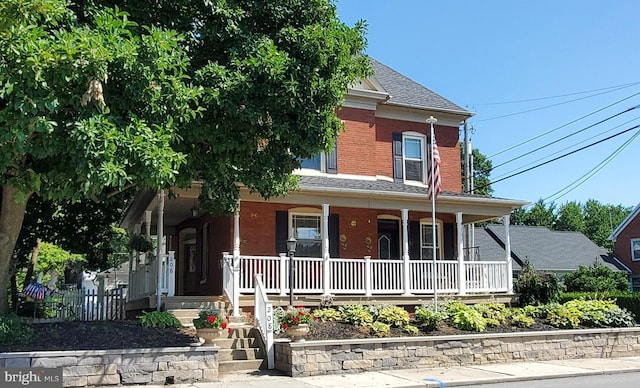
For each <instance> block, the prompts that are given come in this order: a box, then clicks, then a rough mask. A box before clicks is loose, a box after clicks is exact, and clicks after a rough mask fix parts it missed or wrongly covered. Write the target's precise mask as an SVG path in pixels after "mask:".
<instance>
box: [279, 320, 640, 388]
mask: <svg viewBox="0 0 640 388" xmlns="http://www.w3.org/2000/svg"><path fill="white" fill-rule="evenodd" d="M638 354H640V327H632V328H602V329H578V330H558V331H536V332H517V333H488V334H487V333H479V334H466V335H450V336H432V337H429V336H423V337H402V338H393V337H386V338H372V339H354V340H339V341H304V342H283V341H278V342H276V344H275V367H276V369H278V370H280V371H282V372H284V373H287V374H288V375H289V376H292V377H301V376H315V375H325V374H338V373H360V372H367V371H378V370H381V369H395V368H406V369H409V368H432V367H447V366H459V365H479V364H489V363H496V362H518V361H549V360H563V359H573V358H611V357H627V356H637V355H638Z"/></svg>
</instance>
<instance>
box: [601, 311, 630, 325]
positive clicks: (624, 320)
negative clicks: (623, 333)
mask: <svg viewBox="0 0 640 388" xmlns="http://www.w3.org/2000/svg"><path fill="white" fill-rule="evenodd" d="M605 320H606V322H607V324H608V325H609V326H611V327H631V326H635V324H636V319H635V317H634V316H633V314H632V313H630V312H629V311H627V310H626V309H623V308H617V309H611V310H609V311H607V312H606V313H605Z"/></svg>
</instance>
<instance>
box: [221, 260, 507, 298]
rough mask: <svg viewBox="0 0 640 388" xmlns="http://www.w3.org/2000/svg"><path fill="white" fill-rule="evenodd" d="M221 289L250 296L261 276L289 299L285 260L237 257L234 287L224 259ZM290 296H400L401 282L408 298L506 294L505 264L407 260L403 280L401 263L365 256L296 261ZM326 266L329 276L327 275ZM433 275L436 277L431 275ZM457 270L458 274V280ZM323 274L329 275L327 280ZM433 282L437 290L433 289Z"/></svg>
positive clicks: (270, 290) (270, 289) (268, 289)
mask: <svg viewBox="0 0 640 388" xmlns="http://www.w3.org/2000/svg"><path fill="white" fill-rule="evenodd" d="M223 262H224V263H225V265H224V270H223V272H224V280H223V281H224V289H225V292H226V293H227V295H228V296H229V298H230V299H231V298H232V296H233V292H239V293H249V294H251V293H254V292H255V288H254V281H253V280H254V279H253V277H254V275H255V274H262V275H263V284H264V289H265V292H266V293H270V294H279V295H287V294H288V292H289V258H288V257H287V256H285V255H280V256H279V257H274V256H240V257H239V271H240V276H239V279H240V283H239V284H238V286H237V288H235V287H234V285H233V276H232V275H233V271H232V266H231V263H232V262H233V256H232V255H229V254H225V255H224V256H223ZM294 264H295V270H294V274H293V275H294V276H293V285H294V291H295V292H296V293H302V294H321V293H323V292H324V289H325V285H326V286H327V287H326V289H328V290H329V293H331V294H354V295H384V294H387V295H397V294H403V293H404V290H405V281H408V282H409V292H410V293H411V294H433V293H434V291H435V292H436V293H447V294H455V293H460V292H461V289H460V288H461V287H460V282H461V281H463V282H464V283H463V284H464V286H465V287H463V292H465V293H479V292H483V293H486V292H508V291H509V287H508V269H507V268H508V267H507V263H506V262H503V261H474V262H468V261H465V262H462V263H460V262H459V261H455V260H438V261H436V263H435V267H434V263H433V261H419V260H410V261H409V271H408V272H409V279H408V280H405V279H404V265H405V263H404V261H402V260H383V259H371V258H370V257H368V256H367V257H365V258H362V259H344V258H329V259H327V260H326V261H325V260H323V259H321V258H309V257H304V258H294ZM325 266H328V271H325ZM434 271H435V272H434ZM460 271H462V276H460V275H461V273H460ZM325 274H327V275H326V276H327V277H325ZM434 280H435V290H434Z"/></svg>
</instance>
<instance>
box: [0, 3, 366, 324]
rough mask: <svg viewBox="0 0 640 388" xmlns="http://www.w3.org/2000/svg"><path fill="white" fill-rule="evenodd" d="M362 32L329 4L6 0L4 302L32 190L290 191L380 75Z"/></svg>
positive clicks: (0, 69) (207, 198) (210, 194)
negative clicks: (351, 103)
mask: <svg viewBox="0 0 640 388" xmlns="http://www.w3.org/2000/svg"><path fill="white" fill-rule="evenodd" d="M109 6H113V8H107V7H109ZM115 6H118V7H119V8H116V7H115ZM120 10H126V11H127V12H128V13H129V14H130V16H127V15H126V14H124V13H123V12H122V11H120ZM130 20H135V21H136V22H137V23H138V24H135V23H132V22H131V21H130ZM363 29H364V27H363V25H362V24H358V25H356V26H355V27H354V28H349V27H347V26H345V25H344V24H342V23H341V22H340V21H339V20H338V18H337V15H336V11H335V7H334V6H333V4H332V3H331V2H329V1H325V0H315V1H307V0H287V1H281V0H272V1H260V2H256V1H249V0H246V1H223V0H219V1H190V0H184V1H174V0H164V1H163V0H154V1H150V0H149V1H121V2H119V1H111V2H109V1H87V2H83V1H79V2H77V3H76V4H74V5H73V8H71V6H70V5H69V3H68V2H67V1H65V0H5V1H3V2H1V3H0V57H1V58H2V60H0V185H1V186H2V204H1V208H0V312H3V311H6V309H7V298H6V296H7V295H6V290H7V287H6V286H7V275H8V268H9V262H10V258H11V256H12V252H13V249H14V246H15V243H16V240H17V238H18V233H19V231H20V227H21V225H22V221H23V217H24V212H25V206H26V203H27V200H28V199H29V197H30V196H31V195H32V194H33V193H38V194H39V195H41V196H42V197H43V198H45V199H56V200H60V199H66V200H80V199H82V198H90V197H91V198H94V199H97V200H100V199H103V198H105V197H106V196H107V193H112V192H117V191H120V190H124V189H126V188H129V187H138V188H141V187H146V188H151V189H161V188H169V187H171V186H172V185H174V184H178V185H180V186H182V187H187V186H189V185H190V184H191V182H192V181H194V180H203V182H204V185H203V192H202V194H201V195H200V199H201V201H202V202H203V205H204V206H205V207H207V208H209V209H211V210H220V211H224V210H226V211H229V210H232V209H233V208H234V207H235V206H236V204H237V198H238V184H239V183H240V184H244V185H246V186H247V187H248V188H249V189H250V190H252V191H257V192H259V193H260V194H261V195H263V196H264V197H267V198H268V197H271V196H274V195H278V194H283V193H285V192H286V191H287V190H289V189H290V188H292V187H293V185H294V184H295V182H294V180H293V179H292V178H291V171H292V170H293V169H294V168H295V167H298V165H299V160H300V158H306V157H310V156H312V155H314V154H317V153H318V152H320V151H322V150H324V149H327V147H328V146H331V144H332V143H333V141H334V140H335V137H336V135H337V133H338V131H339V130H340V129H341V128H342V125H341V122H340V120H338V119H337V117H336V114H335V109H336V107H338V106H339V105H340V102H341V100H342V98H343V97H344V94H345V93H346V90H347V87H348V85H349V84H351V83H353V82H354V81H355V80H356V79H357V78H361V77H363V76H365V75H367V74H368V72H369V64H368V61H367V59H366V57H365V56H362V55H360V54H361V53H362V51H363V49H364V45H365V40H364V37H363V32H364V30H363ZM176 30H177V32H174V31H176ZM180 34H182V35H180ZM183 37H184V39H183Z"/></svg>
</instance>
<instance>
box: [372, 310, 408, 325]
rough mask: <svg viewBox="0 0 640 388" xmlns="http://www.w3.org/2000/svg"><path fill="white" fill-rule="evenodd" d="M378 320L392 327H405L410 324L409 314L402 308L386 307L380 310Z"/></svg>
mask: <svg viewBox="0 0 640 388" xmlns="http://www.w3.org/2000/svg"><path fill="white" fill-rule="evenodd" d="M377 320H378V322H382V323H388V324H389V325H391V326H395V327H403V326H405V325H408V324H409V313H408V312H407V311H406V310H405V309H403V308H402V307H398V306H385V307H384V308H382V309H381V310H380V313H379V314H378V319H377Z"/></svg>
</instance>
